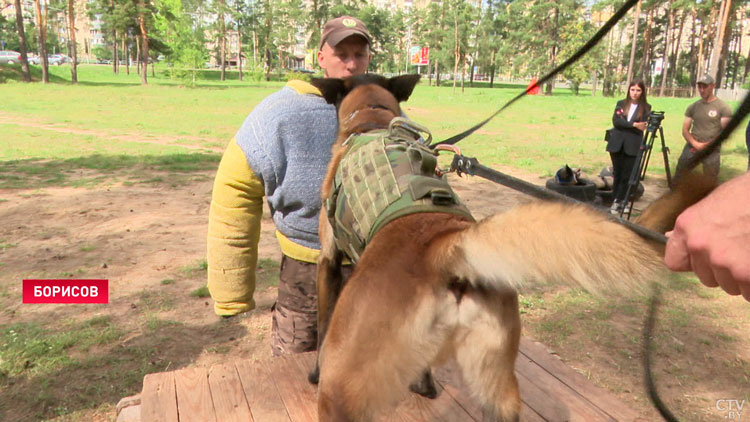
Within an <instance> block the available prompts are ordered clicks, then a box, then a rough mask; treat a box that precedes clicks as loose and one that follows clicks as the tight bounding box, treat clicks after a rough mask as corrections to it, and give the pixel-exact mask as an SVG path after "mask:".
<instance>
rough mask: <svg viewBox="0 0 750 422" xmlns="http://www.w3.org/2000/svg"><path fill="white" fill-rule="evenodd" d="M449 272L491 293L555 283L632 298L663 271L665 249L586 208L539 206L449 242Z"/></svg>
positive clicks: (444, 248)
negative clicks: (498, 290)
mask: <svg viewBox="0 0 750 422" xmlns="http://www.w3.org/2000/svg"><path fill="white" fill-rule="evenodd" d="M433 246H434V248H432V249H431V251H432V253H433V257H434V259H435V261H434V262H435V265H438V266H439V268H440V269H441V271H442V272H443V273H446V272H447V273H448V274H451V275H452V276H455V277H458V278H459V279H463V280H466V281H468V282H469V283H471V284H472V285H476V286H480V287H481V286H482V285H484V287H487V288H492V287H496V288H500V287H502V286H509V287H513V288H517V287H521V286H524V285H526V284H540V283H553V284H563V285H572V286H577V287H582V288H584V289H586V290H587V291H590V292H592V293H597V294H612V293H627V292H630V293H632V291H633V290H640V287H642V286H644V285H645V284H646V282H647V281H649V280H654V279H656V277H657V276H658V275H659V273H660V271H662V268H663V265H661V257H660V255H661V254H660V253H659V252H658V248H656V247H655V246H654V245H652V244H649V243H648V242H646V241H644V240H643V239H641V238H640V237H639V236H638V235H636V234H635V233H633V232H632V231H630V230H628V229H627V228H625V227H623V226H621V225H619V224H616V223H613V222H611V221H608V220H607V217H606V216H605V215H604V214H602V213H599V212H597V211H594V210H592V209H590V208H588V207H586V206H575V205H573V206H571V205H569V204H562V203H554V202H532V203H529V204H526V205H521V206H518V207H515V208H514V209H512V210H510V211H508V212H505V213H500V214H496V215H493V216H491V217H489V218H487V219H485V220H483V221H481V222H479V223H478V224H476V225H473V226H470V227H469V228H467V229H465V230H462V231H460V232H455V233H453V234H450V235H447V236H444V237H443V238H441V239H439V240H437V241H436V242H435V244H433Z"/></svg>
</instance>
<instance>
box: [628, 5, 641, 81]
mask: <svg viewBox="0 0 750 422" xmlns="http://www.w3.org/2000/svg"><path fill="white" fill-rule="evenodd" d="M640 19H641V2H640V1H639V2H638V4H637V5H636V6H635V15H633V42H632V44H631V45H630V62H628V79H627V80H626V82H625V86H626V87H628V86H630V82H631V81H632V80H633V67H634V66H635V46H636V45H637V44H638V21H639V20H640Z"/></svg>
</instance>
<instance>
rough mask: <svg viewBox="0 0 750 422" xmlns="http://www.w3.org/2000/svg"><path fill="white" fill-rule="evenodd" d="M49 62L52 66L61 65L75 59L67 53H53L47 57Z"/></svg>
mask: <svg viewBox="0 0 750 422" xmlns="http://www.w3.org/2000/svg"><path fill="white" fill-rule="evenodd" d="M47 62H48V63H49V65H50V66H52V65H55V66H60V65H61V64H65V63H73V59H71V58H70V57H68V56H66V55H65V54H53V55H51V56H49V57H47Z"/></svg>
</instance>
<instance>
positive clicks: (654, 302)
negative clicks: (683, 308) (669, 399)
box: [643, 283, 679, 422]
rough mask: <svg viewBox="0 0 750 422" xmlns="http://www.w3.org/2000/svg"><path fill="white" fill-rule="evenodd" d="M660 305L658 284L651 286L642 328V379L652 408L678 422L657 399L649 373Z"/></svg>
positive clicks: (664, 416) (668, 420)
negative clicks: (649, 300)
mask: <svg viewBox="0 0 750 422" xmlns="http://www.w3.org/2000/svg"><path fill="white" fill-rule="evenodd" d="M660 304H661V288H660V287H659V285H658V284H656V283H654V284H653V293H652V295H651V302H650V304H649V308H648V317H647V318H646V323H645V324H644V326H643V367H644V369H645V372H644V378H645V383H646V389H647V390H648V396H649V398H650V399H651V402H653V403H654V407H656V410H658V411H659V414H660V415H661V416H662V417H663V418H664V420H665V421H667V422H679V420H678V419H677V417H676V416H675V415H674V414H673V413H672V412H671V411H670V410H669V409H668V408H667V405H665V404H664V402H663V401H662V400H661V397H659V393H658V392H657V391H656V384H655V383H654V375H653V374H652V373H651V351H652V350H653V346H652V341H651V340H652V339H651V337H652V336H653V333H654V325H655V324H656V311H657V309H658V308H659V305H660Z"/></svg>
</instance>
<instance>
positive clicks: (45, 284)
mask: <svg viewBox="0 0 750 422" xmlns="http://www.w3.org/2000/svg"><path fill="white" fill-rule="evenodd" d="M23 303H109V280H24V281H23Z"/></svg>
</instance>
